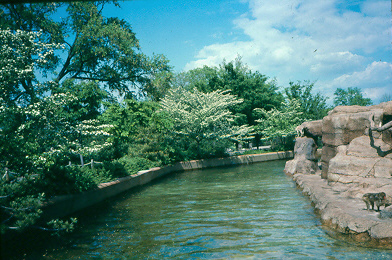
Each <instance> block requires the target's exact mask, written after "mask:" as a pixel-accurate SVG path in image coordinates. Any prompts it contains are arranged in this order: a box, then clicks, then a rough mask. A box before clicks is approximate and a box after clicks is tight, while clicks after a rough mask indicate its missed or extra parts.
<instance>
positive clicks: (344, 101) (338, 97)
mask: <svg viewBox="0 0 392 260" xmlns="http://www.w3.org/2000/svg"><path fill="white" fill-rule="evenodd" d="M334 95H335V98H334V101H333V103H334V105H335V106H353V105H359V106H369V105H371V104H372V103H373V102H372V100H371V99H370V98H364V97H363V95H362V91H361V89H360V88H357V87H354V88H352V87H349V88H348V89H347V90H344V89H342V88H337V89H336V91H335V93H334Z"/></svg>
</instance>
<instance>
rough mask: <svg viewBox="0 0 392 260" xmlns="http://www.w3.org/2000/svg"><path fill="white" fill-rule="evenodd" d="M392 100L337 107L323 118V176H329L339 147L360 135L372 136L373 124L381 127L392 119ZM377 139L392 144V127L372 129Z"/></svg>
mask: <svg viewBox="0 0 392 260" xmlns="http://www.w3.org/2000/svg"><path fill="white" fill-rule="evenodd" d="M391 114H392V102H386V103H381V104H379V105H376V106H370V107H361V106H338V107H336V108H334V109H333V110H332V111H330V112H329V113H328V116H326V117H324V118H323V121H322V142H323V144H324V147H323V151H322V156H321V164H322V166H323V167H322V173H321V176H322V177H323V178H327V176H328V168H329V166H330V160H331V159H332V158H333V157H335V155H336V154H337V148H338V147H339V146H341V145H348V144H349V143H350V142H351V141H352V140H354V139H355V138H357V137H360V136H369V129H370V127H371V126H372V124H373V125H375V126H381V125H383V124H385V123H386V122H388V121H390V120H391V119H392V115H391ZM371 134H372V137H373V138H374V139H382V140H383V141H384V143H389V144H391V145H392V137H391V136H392V133H391V129H389V130H387V131H383V132H377V131H373V132H371Z"/></svg>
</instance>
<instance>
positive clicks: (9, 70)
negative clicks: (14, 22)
mask: <svg viewBox="0 0 392 260" xmlns="http://www.w3.org/2000/svg"><path fill="white" fill-rule="evenodd" d="M41 36H42V32H41V31H39V32H28V31H22V30H16V31H11V30H10V29H2V28H0V91H1V92H0V93H1V94H2V95H1V96H2V105H5V106H7V107H11V106H16V105H27V104H31V103H34V102H36V101H37V100H38V99H39V98H40V97H42V95H43V94H44V92H45V91H47V90H49V88H50V86H53V85H54V84H53V83H54V82H47V83H40V82H38V80H37V78H36V76H35V72H36V71H37V70H43V69H47V68H48V67H51V65H48V63H49V64H50V63H51V62H50V61H51V60H52V59H53V53H54V50H55V49H56V48H60V46H61V45H59V44H53V43H44V42H42V41H40V40H39V38H40V37H41Z"/></svg>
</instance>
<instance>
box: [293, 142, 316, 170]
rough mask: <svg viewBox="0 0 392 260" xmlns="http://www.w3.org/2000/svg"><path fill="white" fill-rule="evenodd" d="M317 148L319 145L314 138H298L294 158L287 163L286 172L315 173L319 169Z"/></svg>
mask: <svg viewBox="0 0 392 260" xmlns="http://www.w3.org/2000/svg"><path fill="white" fill-rule="evenodd" d="M316 148H317V145H316V143H315V141H314V140H313V139H312V138H309V137H299V138H296V140H295V146H294V159H293V160H291V161H288V162H287V163H286V166H285V172H286V173H289V174H296V173H304V174H306V173H310V174H315V173H316V171H317V162H316Z"/></svg>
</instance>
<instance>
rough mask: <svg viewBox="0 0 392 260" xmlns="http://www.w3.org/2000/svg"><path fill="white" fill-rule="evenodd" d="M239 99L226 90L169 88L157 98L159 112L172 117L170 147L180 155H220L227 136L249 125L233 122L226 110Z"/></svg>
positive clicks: (238, 133)
mask: <svg viewBox="0 0 392 260" xmlns="http://www.w3.org/2000/svg"><path fill="white" fill-rule="evenodd" d="M241 102H242V100H239V99H237V98H236V97H235V96H233V95H231V94H229V93H228V91H222V90H217V91H213V92H210V93H203V92H200V91H198V90H197V89H193V91H188V90H185V89H183V88H177V89H175V90H171V91H170V92H169V93H168V95H167V96H166V97H165V98H164V99H162V101H161V106H162V112H164V113H166V114H167V115H168V117H169V118H171V119H172V120H173V129H172V131H173V134H174V136H173V140H175V144H174V147H175V148H176V150H177V152H178V153H180V154H181V153H182V156H183V157H184V158H183V159H201V158H207V157H214V156H217V155H221V154H222V153H224V150H225V148H228V145H229V143H228V141H229V140H238V139H241V138H242V137H244V136H245V135H247V134H248V132H249V131H250V129H249V127H247V126H245V125H243V126H234V125H233V124H232V121H233V119H234V116H233V115H232V113H231V112H230V111H229V108H230V107H231V106H233V105H236V104H239V103H241Z"/></svg>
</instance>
